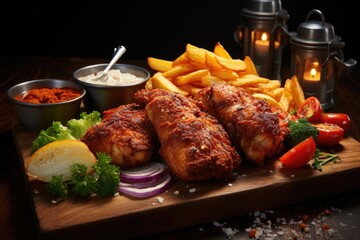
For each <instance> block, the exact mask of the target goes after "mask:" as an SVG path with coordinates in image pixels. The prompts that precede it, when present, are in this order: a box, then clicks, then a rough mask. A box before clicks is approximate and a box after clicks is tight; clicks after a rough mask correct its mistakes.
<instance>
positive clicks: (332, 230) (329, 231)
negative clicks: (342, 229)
mask: <svg viewBox="0 0 360 240" xmlns="http://www.w3.org/2000/svg"><path fill="white" fill-rule="evenodd" d="M327 233H328V234H329V235H330V236H334V233H335V230H334V229H333V228H329V229H328V230H327Z"/></svg>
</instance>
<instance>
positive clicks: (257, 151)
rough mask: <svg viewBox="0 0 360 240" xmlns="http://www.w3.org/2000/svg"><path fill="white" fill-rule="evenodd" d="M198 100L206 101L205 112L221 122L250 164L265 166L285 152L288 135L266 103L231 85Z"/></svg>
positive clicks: (213, 88) (201, 94)
mask: <svg viewBox="0 0 360 240" xmlns="http://www.w3.org/2000/svg"><path fill="white" fill-rule="evenodd" d="M195 99H197V100H200V101H202V102H203V104H204V106H205V111H207V112H208V113H210V114H211V115H213V116H214V117H215V118H217V119H218V120H219V122H220V123H221V124H222V125H223V126H224V128H225V129H226V131H227V133H228V134H229V136H230V138H231V141H232V142H233V144H234V145H236V146H237V148H238V150H239V151H242V152H243V153H244V154H245V156H246V158H247V159H248V160H251V161H254V162H256V163H257V164H258V165H259V166H261V165H263V164H264V160H265V159H266V158H270V157H271V156H273V155H274V154H277V153H279V152H280V151H281V150H282V147H283V139H284V136H285V135H284V134H285V133H284V132H283V131H282V130H281V129H280V126H279V119H278V117H277V116H276V114H275V113H273V112H272V110H271V107H270V106H269V104H267V103H266V102H265V101H264V100H263V99H255V98H254V97H253V96H252V95H250V94H248V93H247V92H245V90H244V89H242V88H237V87H234V86H230V85H228V84H213V85H211V86H209V87H207V88H204V89H202V90H201V91H200V92H199V93H198V95H197V96H196V97H195Z"/></svg>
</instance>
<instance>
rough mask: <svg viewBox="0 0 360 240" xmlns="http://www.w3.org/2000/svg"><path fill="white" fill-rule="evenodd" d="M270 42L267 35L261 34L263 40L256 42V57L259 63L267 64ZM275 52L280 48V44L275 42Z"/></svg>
mask: <svg viewBox="0 0 360 240" xmlns="http://www.w3.org/2000/svg"><path fill="white" fill-rule="evenodd" d="M269 44H270V43H269V40H268V36H267V34H266V33H263V34H261V40H256V41H255V56H256V60H257V62H265V61H266V59H267V57H268V54H269ZM274 45H275V52H276V51H277V49H278V48H279V45H280V43H279V42H277V41H275V43H274Z"/></svg>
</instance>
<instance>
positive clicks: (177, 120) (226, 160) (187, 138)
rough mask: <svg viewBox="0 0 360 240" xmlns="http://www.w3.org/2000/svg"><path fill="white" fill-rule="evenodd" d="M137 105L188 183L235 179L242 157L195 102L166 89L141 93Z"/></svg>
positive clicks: (175, 169) (171, 166) (169, 162)
mask: <svg viewBox="0 0 360 240" xmlns="http://www.w3.org/2000/svg"><path fill="white" fill-rule="evenodd" d="M134 98H135V102H137V103H140V104H143V105H145V106H146V107H145V111H146V113H147V116H148V117H149V119H150V121H151V122H152V124H153V126H154V127H155V130H156V132H157V135H158V138H159V140H160V144H161V147H160V150H159V153H160V155H161V157H162V158H163V160H164V161H165V162H166V163H167V165H168V166H169V169H170V170H171V172H172V173H173V174H174V175H175V176H177V177H178V178H179V179H182V180H184V181H203V180H210V179H215V180H220V179H226V178H232V177H233V175H232V172H233V171H234V169H235V168H236V167H237V166H238V165H239V163H240V161H241V159H240V155H239V154H238V153H237V152H236V150H235V148H234V147H233V146H232V144H231V142H230V139H229V136H228V134H227V133H226V131H225V129H224V128H223V126H222V125H221V124H220V123H219V122H218V121H217V120H216V119H215V118H214V117H212V116H211V115H209V114H207V113H205V112H203V111H201V109H200V108H199V107H198V106H197V105H196V103H195V101H192V100H191V99H188V98H186V97H184V96H183V95H181V94H177V93H173V92H168V91H166V90H162V89H152V90H145V89H144V90H140V91H138V92H137V93H135V96H134Z"/></svg>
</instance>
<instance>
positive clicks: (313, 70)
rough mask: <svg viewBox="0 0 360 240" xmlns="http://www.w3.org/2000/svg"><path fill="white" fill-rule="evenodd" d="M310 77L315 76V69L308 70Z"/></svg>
mask: <svg viewBox="0 0 360 240" xmlns="http://www.w3.org/2000/svg"><path fill="white" fill-rule="evenodd" d="M310 75H311V77H312V78H314V77H315V75H316V69H315V68H312V69H311V70H310Z"/></svg>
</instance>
